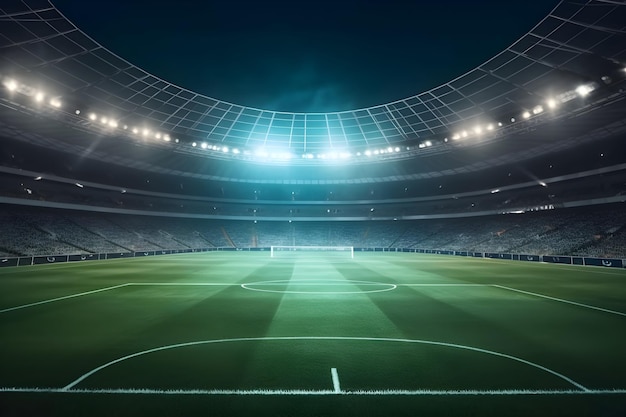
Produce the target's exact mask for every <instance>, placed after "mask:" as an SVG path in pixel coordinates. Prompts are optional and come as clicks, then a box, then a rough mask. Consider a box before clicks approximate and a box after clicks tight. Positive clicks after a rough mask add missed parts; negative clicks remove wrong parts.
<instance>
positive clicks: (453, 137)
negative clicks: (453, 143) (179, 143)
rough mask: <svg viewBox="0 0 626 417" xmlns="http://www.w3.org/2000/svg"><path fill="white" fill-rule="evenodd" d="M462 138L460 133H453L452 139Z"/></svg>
mask: <svg viewBox="0 0 626 417" xmlns="http://www.w3.org/2000/svg"><path fill="white" fill-rule="evenodd" d="M459 139H461V135H460V134H458V133H455V134H454V135H452V140H459Z"/></svg>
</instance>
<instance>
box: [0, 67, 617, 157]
mask: <svg viewBox="0 0 626 417" xmlns="http://www.w3.org/2000/svg"><path fill="white" fill-rule="evenodd" d="M624 72H626V69H624ZM3 84H4V86H5V87H6V89H7V90H9V91H10V92H17V93H21V94H24V95H27V96H31V97H32V98H33V100H34V101H35V102H36V103H37V104H44V103H47V104H48V105H50V106H51V107H52V108H56V109H60V108H61V107H62V102H61V100H60V98H59V97H55V96H51V97H47V95H46V93H45V92H43V91H41V90H37V89H34V88H32V87H29V86H27V85H24V84H20V83H18V82H17V81H16V80H14V79H5V80H4V81H3ZM596 87H597V85H596V84H595V83H588V84H582V85H580V86H578V87H577V88H576V89H575V90H571V91H567V92H565V93H562V94H560V95H559V96H556V97H555V98H550V99H548V100H546V102H545V103H544V104H540V105H537V106H535V107H533V108H532V110H527V111H524V112H523V113H522V114H521V115H520V117H521V120H528V119H530V118H531V117H533V116H537V115H540V114H541V113H543V112H544V111H545V109H546V108H548V109H549V110H555V109H556V108H558V106H559V105H560V104H563V103H565V102H567V101H570V100H572V99H574V98H575V97H585V96H587V95H588V94H589V93H591V92H592V91H594V90H595V89H596ZM75 114H76V115H77V116H78V115H80V114H81V111H80V110H75ZM87 119H88V120H89V121H90V122H92V123H97V124H98V125H100V126H101V127H104V128H109V129H112V130H113V129H118V128H121V129H122V130H124V131H128V132H130V134H132V135H133V136H137V137H142V138H145V139H149V138H154V139H157V140H163V141H165V142H174V143H180V140H179V139H178V138H174V139H172V137H171V136H170V135H169V134H168V133H163V132H158V131H152V130H151V129H149V128H146V127H131V126H129V125H126V124H124V125H121V126H120V124H119V122H118V121H117V120H115V119H114V118H112V117H107V116H102V115H98V114H96V113H89V114H88V115H87ZM517 121H518V119H517V118H515V117H512V118H511V119H510V122H511V123H515V122H517ZM503 126H504V124H503V123H502V122H498V123H489V124H486V125H478V126H475V127H473V128H472V129H463V130H461V131H458V132H455V133H454V134H453V135H452V136H451V138H452V140H455V141H457V140H462V139H466V138H469V137H477V136H481V135H483V134H484V133H485V132H487V133H491V132H494V131H495V130H496V129H497V128H501V127H503ZM444 142H446V143H447V142H448V138H447V137H446V138H444ZM431 146H433V142H432V141H430V140H426V141H424V142H421V143H419V144H418V145H417V147H418V149H424V148H429V147H431ZM191 147H192V148H200V149H203V150H207V151H213V152H219V153H222V154H233V155H244V156H247V157H253V158H256V159H260V160H267V159H271V160H283V161H284V160H290V159H293V158H296V155H294V154H292V153H290V152H270V151H267V150H265V149H259V150H256V151H254V152H252V151H249V150H241V149H239V148H230V147H228V146H224V145H212V144H209V143H207V142H195V141H194V142H192V143H191ZM411 149H412V148H411V147H410V146H403V147H399V146H388V147H383V148H379V149H368V150H365V151H359V152H356V153H354V154H353V153H351V152H348V151H333V152H328V153H305V154H302V156H301V158H302V159H307V160H312V159H321V160H347V159H350V158H352V157H354V156H356V157H361V158H362V157H365V158H371V157H376V156H380V155H388V154H398V153H400V152H402V151H403V150H406V151H409V150H411Z"/></svg>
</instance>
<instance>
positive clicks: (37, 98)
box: [35, 91, 45, 103]
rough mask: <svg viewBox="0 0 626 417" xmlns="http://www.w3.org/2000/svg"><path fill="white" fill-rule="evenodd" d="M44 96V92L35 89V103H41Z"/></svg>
mask: <svg viewBox="0 0 626 417" xmlns="http://www.w3.org/2000/svg"><path fill="white" fill-rule="evenodd" d="M44 97H45V94H44V93H42V92H41V91H37V93H36V94H35V101H36V102H37V103H41V102H42V101H43V99H44Z"/></svg>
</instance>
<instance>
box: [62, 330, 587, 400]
mask: <svg viewBox="0 0 626 417" xmlns="http://www.w3.org/2000/svg"><path fill="white" fill-rule="evenodd" d="M284 340H331V341H338V340H341V341H346V340H347V341H366V342H400V343H417V344H424V345H433V346H445V347H451V348H456V349H463V350H469V351H472V352H479V353H485V354H488V355H493V356H498V357H501V358H506V359H511V360H513V361H516V362H520V363H523V364H526V365H529V366H532V367H534V368H537V369H540V370H542V371H545V372H547V373H550V374H552V375H554V376H556V377H558V378H560V379H562V380H564V381H567V382H568V383H570V384H572V385H574V386H575V387H576V388H578V389H580V390H582V391H589V389H588V388H586V387H584V386H583V385H581V384H579V383H578V382H576V381H574V380H573V379H571V378H568V377H567V376H565V375H563V374H561V373H559V372H556V371H553V370H552V369H549V368H546V367H544V366H541V365H539V364H536V363H534V362H530V361H527V360H526V359H522V358H518V357H515V356H512V355H507V354H505V353H500V352H494V351H492V350H486V349H481V348H477V347H472V346H465V345H458V344H454V343H445V342H433V341H430V340H419V339H395V338H384V337H350V336H337V337H332V336H285V337H242V338H236V339H216V340H201V341H196V342H187V343H177V344H174V345H168V346H161V347H156V348H153V349H148V350H144V351H141V352H136V353H132V354H130V355H126V356H123V357H121V358H118V359H115V360H112V361H110V362H107V363H105V364H104V365H101V366H99V367H97V368H94V369H92V370H91V371H89V372H87V373H85V374H83V375H82V376H80V377H79V378H77V379H75V380H74V381H72V382H70V383H69V384H68V385H66V386H65V387H63V390H65V391H67V390H70V389H72V388H73V387H74V386H76V385H77V384H79V383H80V382H82V381H84V380H85V379H87V378H88V377H90V376H91V375H93V374H95V373H96V372H98V371H101V370H102V369H104V368H107V367H109V366H111V365H115V364H116V363H119V362H122V361H125V360H127V359H132V358H135V357H137V356H142V355H147V354H149V353H154V352H159V351H163V350H169V349H177V348H182V347H187V346H197V345H207V344H213V343H228V342H251V341H253V342H256V341H284Z"/></svg>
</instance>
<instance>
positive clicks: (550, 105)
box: [546, 98, 556, 109]
mask: <svg viewBox="0 0 626 417" xmlns="http://www.w3.org/2000/svg"><path fill="white" fill-rule="evenodd" d="M546 104H547V105H548V108H549V109H555V108H556V100H555V99H553V98H550V99H548V101H546Z"/></svg>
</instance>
